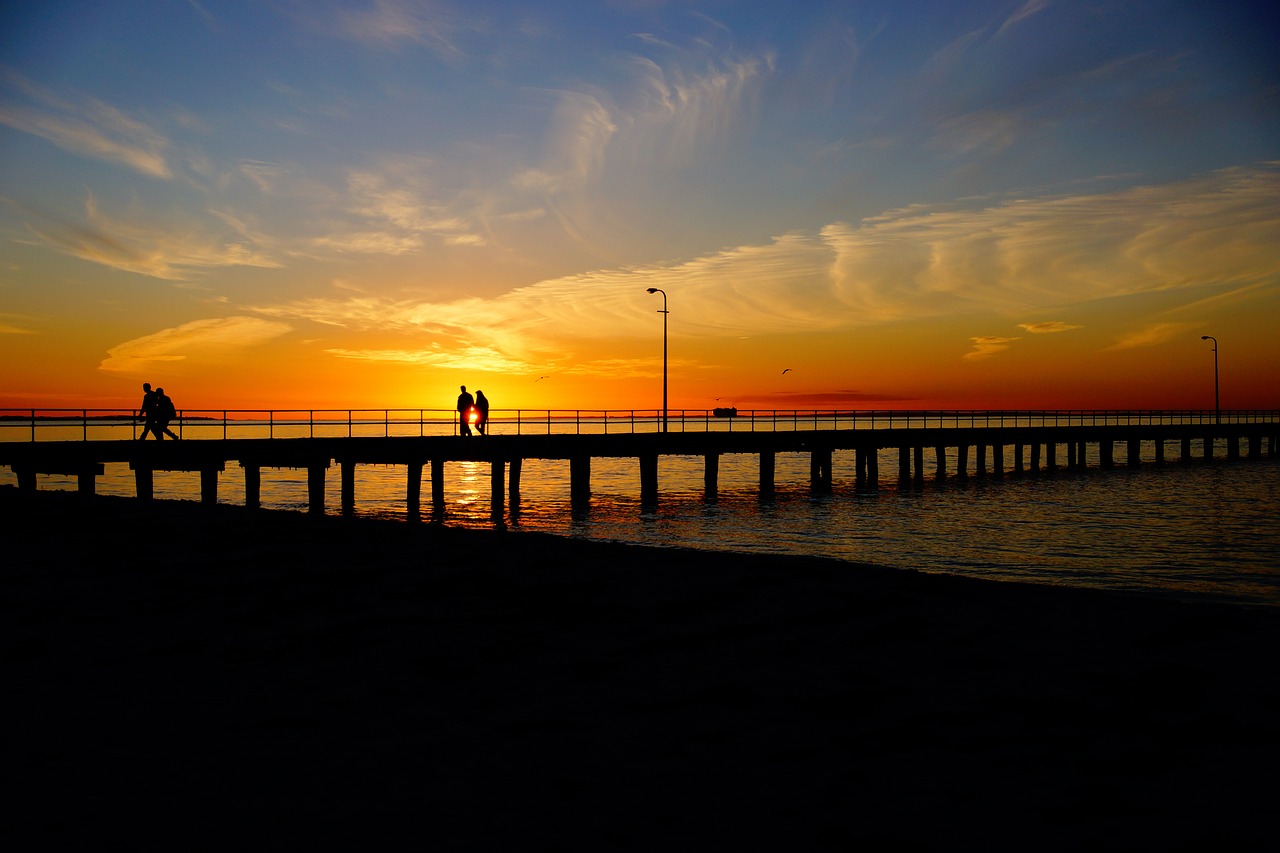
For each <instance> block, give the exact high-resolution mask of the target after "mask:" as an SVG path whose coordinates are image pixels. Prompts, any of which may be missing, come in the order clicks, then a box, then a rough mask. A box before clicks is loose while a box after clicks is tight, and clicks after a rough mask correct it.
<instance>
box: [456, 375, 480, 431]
mask: <svg viewBox="0 0 1280 853" xmlns="http://www.w3.org/2000/svg"><path fill="white" fill-rule="evenodd" d="M461 387H462V393H461V394H459V395H458V422H459V423H460V424H461V425H462V426H461V427H460V429H459V432H461V433H462V435H471V410H472V408H474V407H475V404H476V401H475V398H474V397H472V396H471V395H470V394H468V393H467V386H466V385H463V386H461Z"/></svg>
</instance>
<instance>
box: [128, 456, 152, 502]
mask: <svg viewBox="0 0 1280 853" xmlns="http://www.w3.org/2000/svg"><path fill="white" fill-rule="evenodd" d="M133 488H134V491H135V493H136V494H137V495H138V500H140V501H149V500H151V498H152V497H154V496H155V473H154V472H153V471H152V470H151V469H150V468H149V467H147V466H146V465H139V464H136V463H135V464H134V466H133Z"/></svg>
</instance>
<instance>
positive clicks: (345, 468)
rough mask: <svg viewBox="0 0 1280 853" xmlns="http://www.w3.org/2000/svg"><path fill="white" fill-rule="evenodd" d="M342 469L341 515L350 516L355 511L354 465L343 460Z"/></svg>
mask: <svg viewBox="0 0 1280 853" xmlns="http://www.w3.org/2000/svg"><path fill="white" fill-rule="evenodd" d="M341 469H342V514H343V515H352V514H354V513H355V511H356V463H355V462H352V461H350V460H345V459H344V460H343V461H342V463H341Z"/></svg>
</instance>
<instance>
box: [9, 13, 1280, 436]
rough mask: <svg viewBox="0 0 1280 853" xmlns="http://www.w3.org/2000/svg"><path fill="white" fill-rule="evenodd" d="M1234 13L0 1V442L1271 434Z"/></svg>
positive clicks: (1246, 94)
mask: <svg viewBox="0 0 1280 853" xmlns="http://www.w3.org/2000/svg"><path fill="white" fill-rule="evenodd" d="M1263 5H1265V4H1246V3H1225V4H1209V3H1203V2H1156V1H1155V0H1151V1H1150V2H1148V0H1117V1H1116V2H1112V0H1073V2H1067V0H1008V2H1005V1H1004V0H999V1H998V2H997V0H991V2H985V1H984V0H973V2H925V1H924V0H920V2H915V0H892V2H880V0H867V1H866V2H861V0H843V2H822V0H813V2H810V1H809V0H805V2H798V3H791V4H777V3H759V2H754V0H751V1H750V2H730V0H723V2H715V0H709V2H693V0H689V2H683V0H668V1H667V2H663V0H601V2H557V0H540V2H499V0H491V2H485V0H466V2H462V0H448V1H447V2H411V0H351V1H350V2H335V0H306V2H303V0H248V2H237V0H225V2H215V0H153V2H133V0H115V2H112V3H101V2H60V0H42V2H40V3H21V4H19V3H7V4H3V5H2V6H0V364H2V365H3V367H2V368H0V406H3V407H16V408H30V407H40V408H49V407H58V408H84V407H88V408H111V407H124V408H133V407H135V406H136V405H137V402H138V400H139V399H140V390H139V389H140V385H141V383H142V382H144V381H146V382H151V383H152V384H155V385H161V386H163V387H165V389H166V391H167V393H168V394H169V396H170V397H172V398H173V399H174V401H175V403H176V404H177V406H178V407H179V408H180V409H187V410H191V409H214V410H219V409H263V408H274V409H293V408H305V409H326V408H332V409H351V408H374V409H381V408H401V407H407V408H428V409H434V408H440V409H449V408H451V407H452V405H453V400H454V398H455V397H456V395H457V393H458V386H459V385H464V384H465V385H467V386H468V387H469V388H470V389H471V390H472V391H474V390H476V389H477V388H479V389H482V390H484V392H485V394H486V396H487V397H488V398H489V400H490V401H491V404H492V406H493V407H494V410H495V413H496V412H497V411H498V410H501V409H511V408H525V409H604V408H608V409H640V410H652V409H656V408H660V407H661V406H662V385H663V381H662V380H663V371H664V356H663V347H664V336H665V343H666V351H667V355H666V372H667V378H668V383H669V405H670V407H671V408H673V409H690V410H699V411H700V410H705V409H708V408H713V407H720V406H736V407H738V408H739V409H783V410H791V409H802V410H806V409H830V408H839V409H851V408H852V409H936V408H949V409H1205V408H1209V409H1211V408H1212V407H1213V405H1214V399H1213V395H1214V362H1215V357H1216V359H1217V360H1218V366H1219V383H1220V397H1221V405H1222V407H1223V408H1224V409H1261V408H1270V409H1275V408H1280V333H1277V328H1278V326H1280V324H1278V323H1277V320H1280V240H1278V239H1277V237H1280V63H1277V62H1276V60H1275V53H1274V45H1275V44H1276V43H1277V35H1278V32H1280V28H1278V27H1277V21H1278V20H1280V12H1277V11H1275V10H1274V9H1272V10H1271V11H1264V10H1261V8H1260V7H1262V6H1263ZM1267 8H1268V9H1271V7H1267ZM650 288H657V289H659V290H661V291H662V293H649V292H648V290H649V289H650ZM664 306H665V307H666V309H667V310H668V311H669V313H668V314H666V315H665V316H664V315H663V314H662V313H660V312H661V311H662V309H663V308H664ZM664 321H665V324H666V325H665V332H664ZM1202 335H1211V336H1213V337H1214V338H1215V339H1216V340H1217V342H1218V347H1217V351H1216V353H1215V348H1214V345H1213V342H1212V341H1205V340H1202V338H1201V336H1202Z"/></svg>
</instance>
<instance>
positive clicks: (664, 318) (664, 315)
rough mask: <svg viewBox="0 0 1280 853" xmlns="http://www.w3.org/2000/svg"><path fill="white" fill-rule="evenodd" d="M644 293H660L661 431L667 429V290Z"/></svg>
mask: <svg viewBox="0 0 1280 853" xmlns="http://www.w3.org/2000/svg"><path fill="white" fill-rule="evenodd" d="M645 293H661V294H662V310H661V311H659V312H658V313H659V314H661V315H662V431H663V432H666V431H667V314H669V313H671V312H669V311H668V310H667V292H666V291H665V290H661V289H660V288H657V287H650V288H649V289H647V290H646V291H645Z"/></svg>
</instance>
